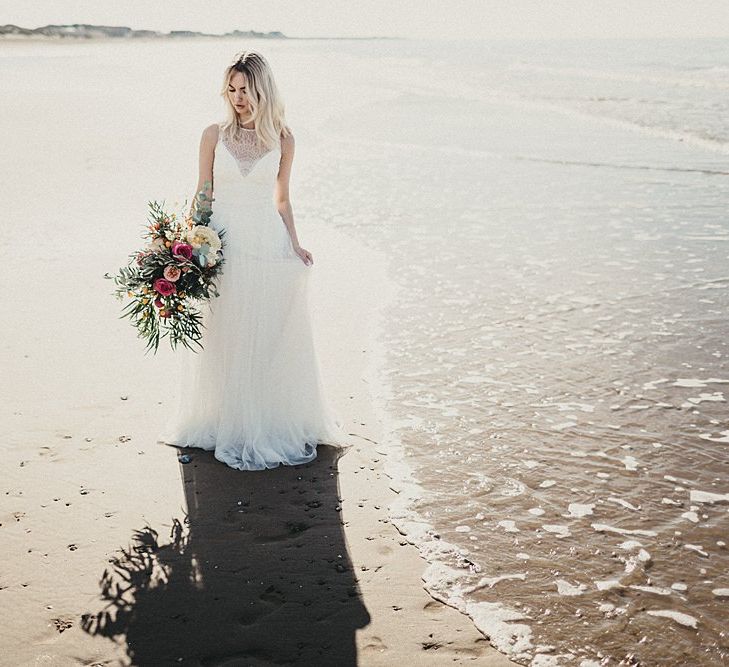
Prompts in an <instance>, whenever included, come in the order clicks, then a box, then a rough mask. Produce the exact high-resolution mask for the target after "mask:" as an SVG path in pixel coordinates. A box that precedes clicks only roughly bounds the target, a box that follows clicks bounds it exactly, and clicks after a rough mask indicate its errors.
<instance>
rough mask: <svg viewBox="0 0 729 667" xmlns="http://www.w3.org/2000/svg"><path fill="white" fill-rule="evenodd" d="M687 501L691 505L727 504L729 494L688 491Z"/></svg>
mask: <svg viewBox="0 0 729 667" xmlns="http://www.w3.org/2000/svg"><path fill="white" fill-rule="evenodd" d="M689 499H690V500H691V502H692V503H705V504H708V505H713V504H714V503H729V493H712V492H711V491H695V490H692V491H689Z"/></svg>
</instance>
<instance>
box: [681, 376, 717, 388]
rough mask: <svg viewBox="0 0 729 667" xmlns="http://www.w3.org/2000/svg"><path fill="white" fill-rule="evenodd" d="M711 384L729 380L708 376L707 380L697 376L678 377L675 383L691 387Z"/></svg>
mask: <svg viewBox="0 0 729 667" xmlns="http://www.w3.org/2000/svg"><path fill="white" fill-rule="evenodd" d="M709 384H729V380H723V379H721V378H708V379H707V380H698V379H696V378H678V379H677V380H676V381H675V382H674V383H673V386H674V387H689V388H691V389H695V388H698V387H705V386H706V385H709Z"/></svg>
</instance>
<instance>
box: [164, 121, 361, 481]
mask: <svg viewBox="0 0 729 667" xmlns="http://www.w3.org/2000/svg"><path fill="white" fill-rule="evenodd" d="M242 134H243V136H242V139H240V140H237V141H235V142H232V141H231V140H230V139H229V138H228V137H227V136H224V135H223V131H222V123H219V124H218V141H217V144H216V147H215V158H214V163H213V202H212V215H211V218H210V226H211V227H213V228H214V229H216V230H219V229H221V228H224V229H225V237H224V241H225V247H224V249H223V252H224V257H225V263H224V264H223V266H222V267H221V268H222V274H221V276H220V278H219V281H218V290H219V292H220V296H218V297H214V298H212V299H211V300H210V301H208V302H206V303H205V304H204V305H203V307H202V313H203V324H204V326H205V329H204V330H203V337H202V340H201V343H202V345H203V349H202V350H199V348H197V349H198V351H197V352H193V351H191V350H188V349H187V348H184V347H182V348H181V349H180V348H178V351H177V352H176V354H177V355H178V356H179V357H180V364H179V366H178V370H179V373H180V377H179V380H178V383H177V392H178V395H179V399H178V400H177V403H176V406H175V408H174V409H173V411H172V412H171V414H170V415H169V416H168V419H167V421H166V424H165V426H164V428H163V431H162V433H161V434H160V435H159V436H158V442H162V443H165V444H170V445H175V446H178V447H199V448H202V449H206V450H213V451H214V452H215V458H216V459H218V460H219V461H222V462H223V463H226V464H227V465H229V466H231V467H232V468H237V469H239V470H262V469H265V468H275V467H277V466H279V465H281V464H284V465H298V464H301V463H307V462H309V461H311V460H313V459H314V458H316V455H317V451H316V447H317V445H318V444H328V445H331V446H334V447H338V448H346V447H349V446H350V445H348V444H345V439H346V437H345V433H344V431H343V429H342V424H341V421H340V420H339V419H338V418H337V416H336V415H335V414H334V413H333V412H332V409H331V407H330V405H329V403H328V401H327V399H326V396H325V392H324V388H323V386H322V380H321V376H320V369H319V360H318V356H317V352H316V349H315V346H314V339H313V331H312V324H311V318H310V312H309V303H308V294H309V287H308V285H309V275H310V272H311V271H312V270H313V268H314V265H310V266H307V265H306V264H304V262H303V261H302V260H301V258H300V257H299V256H298V255H297V254H296V253H295V252H294V249H293V245H292V243H291V237H290V236H289V233H288V230H287V229H286V226H285V224H284V222H283V220H282V219H281V216H280V215H279V213H278V211H277V209H276V206H275V204H274V201H273V195H274V186H275V182H276V177H277V174H278V168H279V161H280V159H281V146H280V140H279V144H278V145H277V146H276V147H275V148H274V149H273V150H267V149H266V148H265V147H262V146H261V145H260V144H259V142H258V139H257V135H256V133H255V130H246V129H243V130H242Z"/></svg>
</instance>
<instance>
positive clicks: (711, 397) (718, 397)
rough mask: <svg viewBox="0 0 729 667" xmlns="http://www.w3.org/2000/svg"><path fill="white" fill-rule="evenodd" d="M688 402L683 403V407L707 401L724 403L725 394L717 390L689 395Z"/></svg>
mask: <svg viewBox="0 0 729 667" xmlns="http://www.w3.org/2000/svg"><path fill="white" fill-rule="evenodd" d="M686 401H687V402H686V403H683V404H682V405H681V407H682V408H690V407H691V406H692V405H698V404H699V403H705V402H707V401H708V402H716V403H724V402H725V398H724V394H723V393H722V392H720V391H715V392H713V393H711V394H707V393H701V394H699V395H698V396H689V397H688V398H687V399H686Z"/></svg>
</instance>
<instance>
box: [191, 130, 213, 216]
mask: <svg viewBox="0 0 729 667" xmlns="http://www.w3.org/2000/svg"><path fill="white" fill-rule="evenodd" d="M218 131H219V128H218V126H217V124H215V125H209V126H208V127H206V128H205V129H204V130H203V133H202V137H200V157H199V159H198V172H199V173H198V180H197V190H195V196H197V194H198V193H199V192H204V193H205V195H206V196H207V199H205V200H204V201H203V202H202V204H203V206H204V207H206V208H208V207H210V205H211V200H212V197H213V160H214V159H215V145H216V144H217V143H218ZM194 205H195V200H193V206H194Z"/></svg>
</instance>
